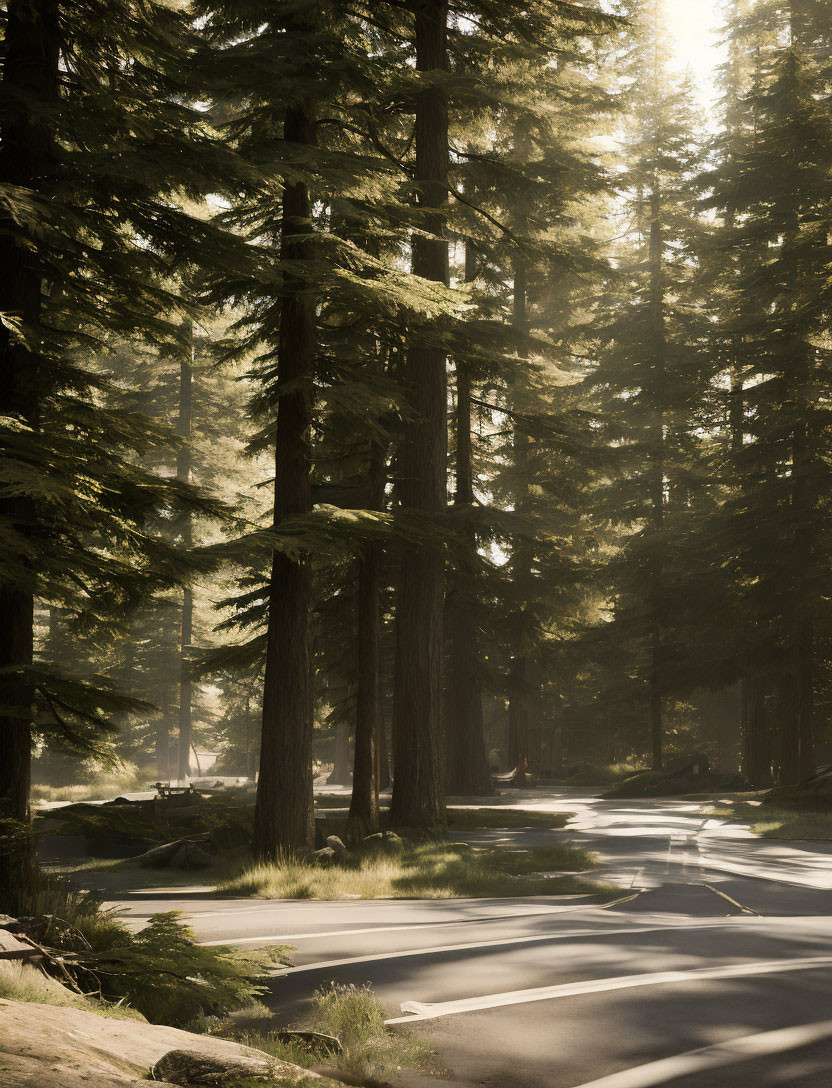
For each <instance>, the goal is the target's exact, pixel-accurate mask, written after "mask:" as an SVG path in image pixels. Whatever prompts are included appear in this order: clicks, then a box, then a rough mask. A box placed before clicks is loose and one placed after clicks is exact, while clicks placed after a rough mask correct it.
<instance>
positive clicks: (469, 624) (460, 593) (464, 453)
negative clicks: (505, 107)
mask: <svg viewBox="0 0 832 1088" xmlns="http://www.w3.org/2000/svg"><path fill="white" fill-rule="evenodd" d="M476 264H477V262H476V255H475V253H474V248H473V246H472V245H471V243H470V242H467V243H466V246H465V280H466V282H467V283H470V282H472V281H473V280H474V279H475V278H476ZM455 424H456V466H455V467H456V480H455V484H456V488H455V493H454V506H455V507H456V508H457V509H459V510H468V511H470V510H471V509H472V508H473V505H474V479H473V463H472V449H471V375H470V372H469V369H468V366H467V364H466V363H465V361H464V360H460V361H459V362H458V363H457V367H456V418H455ZM465 533H466V544H467V547H468V551H469V563H470V566H471V568H472V569H473V567H474V564H475V562H476V552H477V541H476V536H475V534H474V531H473V529H469V530H465ZM475 593H476V584H475V583H474V579H473V576H472V574H471V573H469V572H468V571H466V570H456V571H455V572H454V574H453V576H452V579H451V585H450V588H449V592H448V600H447V606H446V610H445V611H446V622H447V624H448V649H449V653H448V664H447V675H446V680H445V702H444V708H443V709H444V720H445V758H446V770H445V789H446V792H447V793H448V794H454V795H457V796H464V797H470V796H473V797H489V796H491V795H492V794H493V793H494V790H493V788H492V785H491V768H490V767H489V765H488V753H487V751H486V746H485V726H484V723H483V714H482V689H481V685H480V678H479V660H480V649H479V638H478V630H477V616H476V607H475V605H476V602H475Z"/></svg>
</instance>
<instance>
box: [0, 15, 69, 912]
mask: <svg viewBox="0 0 832 1088" xmlns="http://www.w3.org/2000/svg"><path fill="white" fill-rule="evenodd" d="M58 54H59V30H58V4H57V0H10V2H9V3H8V4H7V5H6V28H5V38H4V42H3V56H2V63H3V73H2V82H3V94H4V97H5V99H6V104H5V106H4V110H3V118H2V130H1V131H0V184H3V185H9V186H19V187H20V188H22V189H29V190H35V191H37V190H39V189H41V188H42V186H43V183H44V181H45V180H46V179H47V177H48V174H49V171H50V166H51V161H52V153H51V148H52V135H51V125H50V110H49V106H50V105H51V104H54V103H56V102H57V99H58ZM20 233H21V231H20V228H19V227H18V226H17V225H16V224H14V223H13V222H12V221H11V220H10V219H9V218H8V217H7V216H6V214H5V213H3V214H0V269H2V276H0V312H2V313H4V314H8V315H11V316H13V317H14V318H16V319H17V320H19V321H21V322H22V324H23V326H24V327H25V329H26V331H27V333H28V334H29V336H30V337H31V338H32V340H30V344H31V343H32V341H34V342H36V341H37V337H38V330H39V326H40V321H41V297H42V290H43V282H42V279H43V278H42V274H41V272H40V269H39V268H38V261H37V243H35V247H34V248H31V249H30V248H29V247H28V246H26V245H21V244H20V242H19V240H18V238H19V235H20ZM47 381H48V378H47V376H46V372H45V370H44V367H43V366H42V365H41V359H40V356H39V355H38V353H37V350H36V349H34V348H32V347H31V346H24V345H23V344H21V343H20V342H19V341H18V340H17V339H16V338H15V337H14V336H13V334H12V333H11V332H10V331H9V329H8V328H7V327H6V326H5V325H0V415H3V416H8V417H12V418H17V419H19V420H21V421H22V422H23V423H25V424H26V425H27V426H29V427H32V428H33V429H34V430H37V428H38V426H39V424H40V401H41V397H42V395H43V392H44V386H45V383H47ZM0 518H2V520H3V521H4V522H5V523H6V525H7V526H8V527H9V529H10V530H11V531H13V532H16V533H19V534H20V535H21V537H23V538H24V539H25V538H26V537H27V536H30V535H31V534H32V533H35V532H37V529H36V526H35V520H36V513H35V511H34V509H33V508H32V504H31V502H30V501H29V500H28V499H25V498H24V499H17V498H11V499H8V500H5V501H4V502H3V504H2V507H0ZM0 578H2V572H0ZM35 580H36V572H35V571H33V572H32V577H31V579H30V580H29V584H21V581H20V580H17V579H16V580H15V581H0V668H2V669H3V670H9V672H8V673H7V675H6V677H5V678H4V680H3V683H2V689H1V690H0V704H2V706H3V711H2V713H0V819H2V820H3V822H4V825H5V826H4V833H3V839H2V842H0V909H2V910H6V909H9V908H10V907H13V904H14V891H15V888H19V887H21V886H22V884H23V883H25V874H26V872H27V871H28V870H29V868H30V865H31V852H30V843H29V837H28V820H29V791H30V783H31V749H32V726H33V696H34V692H33V690H32V686H31V681H30V679H29V677H28V676H27V675H26V673H27V671H28V670H29V669H30V667H31V665H32V657H33V624H34V584H35ZM6 821H8V823H6ZM4 903H5V904H8V905H7V906H4Z"/></svg>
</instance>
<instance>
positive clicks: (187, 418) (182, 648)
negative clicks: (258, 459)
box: [176, 323, 194, 782]
mask: <svg viewBox="0 0 832 1088" xmlns="http://www.w3.org/2000/svg"><path fill="white" fill-rule="evenodd" d="M193 335H194V333H193V326H192V325H191V324H190V323H189V324H188V329H187V339H186V344H185V347H184V350H183V352H182V355H181V357H180V361H179V417H178V419H177V423H176V433H177V435H179V437H180V438H181V439H182V445H181V446H180V447H179V449H178V451H177V456H176V478H177V480H180V481H181V482H182V483H184V484H189V483H190V482H191V465H192V461H193V453H192V449H191V421H192V416H193V357H194V348H193ZM180 538H181V543H182V547H183V548H190V547H191V545H192V543H193V522H192V518H191V514H190V511H186V512H185V513H184V515H183V517H182V527H181V531H180ZM193 623H194V595H193V590H192V589H191V587H190V586H185V588H184V590H183V591H182V615H181V621H180V632H179V658H180V675H179V752H178V759H177V770H176V776H177V778H178V779H179V781H180V782H181V781H182V780H183V779H185V778H187V777H188V775H189V773H190V769H191V743H192V739H191V724H192V721H191V720H192V714H193V708H192V703H193V683H192V681H191V675H190V670H189V654H190V649H191V642H192V640H193Z"/></svg>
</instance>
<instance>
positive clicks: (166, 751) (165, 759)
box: [154, 693, 171, 782]
mask: <svg viewBox="0 0 832 1088" xmlns="http://www.w3.org/2000/svg"><path fill="white" fill-rule="evenodd" d="M167 699H168V693H166V694H165V699H164V701H163V702H162V704H161V706H160V715H159V718H158V720H157V722H156V729H155V731H154V747H155V758H156V774H157V775H158V778H159V781H160V782H168V781H169V780H170V778H171V773H170V772H171V760H170V712H171V707H170V705H169V703H168V701H167Z"/></svg>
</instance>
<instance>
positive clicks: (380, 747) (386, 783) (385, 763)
mask: <svg viewBox="0 0 832 1088" xmlns="http://www.w3.org/2000/svg"><path fill="white" fill-rule="evenodd" d="M376 757H377V758H376V768H377V771H376V773H377V775H378V788H379V789H380V790H389V789H390V786H391V785H392V784H393V775H392V774H391V773H390V750H389V748H388V745H387V725H386V723H385V721H384V714H383V713H382V711H381V709H379V715H378V729H377V731H376Z"/></svg>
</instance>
